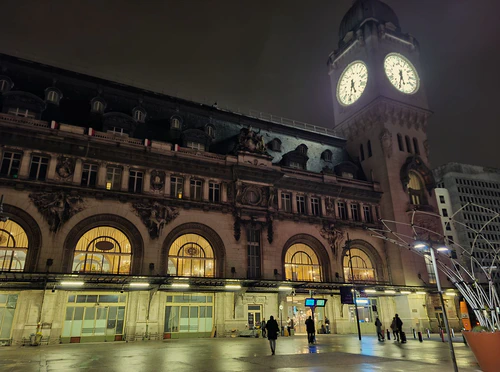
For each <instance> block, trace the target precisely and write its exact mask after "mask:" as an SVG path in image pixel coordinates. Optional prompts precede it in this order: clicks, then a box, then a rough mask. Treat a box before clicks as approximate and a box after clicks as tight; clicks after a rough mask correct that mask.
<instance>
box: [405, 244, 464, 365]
mask: <svg viewBox="0 0 500 372" xmlns="http://www.w3.org/2000/svg"><path fill="white" fill-rule="evenodd" d="M434 244H435V243H434V242H417V243H416V244H415V245H414V246H413V247H414V248H415V249H418V250H424V251H425V250H428V251H429V252H430V256H431V261H432V267H433V269H434V275H435V277H436V285H437V289H438V294H439V300H440V301H441V307H442V309H443V317H444V326H445V327H446V333H447V335H448V345H449V347H450V354H451V360H452V361H453V368H454V371H455V372H458V366H457V359H456V357H455V349H454V348H453V340H452V338H451V333H450V326H449V325H448V315H447V314H446V307H445V304H444V299H443V291H442V289H441V281H440V279H439V272H438V269H437V263H436V254H435V252H434V250H437V251H438V252H448V248H447V247H446V246H444V245H437V248H435V247H434Z"/></svg>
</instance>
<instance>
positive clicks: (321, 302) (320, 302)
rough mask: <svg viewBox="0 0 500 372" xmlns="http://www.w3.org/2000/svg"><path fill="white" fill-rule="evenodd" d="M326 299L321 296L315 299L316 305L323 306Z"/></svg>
mask: <svg viewBox="0 0 500 372" xmlns="http://www.w3.org/2000/svg"><path fill="white" fill-rule="evenodd" d="M325 304H326V300H323V299H321V298H318V299H316V306H318V307H325Z"/></svg>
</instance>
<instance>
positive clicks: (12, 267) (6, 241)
mask: <svg viewBox="0 0 500 372" xmlns="http://www.w3.org/2000/svg"><path fill="white" fill-rule="evenodd" d="M27 253H28V236H27V235H26V232H25V231H24V229H23V228H22V227H21V226H20V225H18V224H17V223H16V222H14V221H12V220H7V221H5V222H0V271H23V270H24V265H25V264H26V254H27Z"/></svg>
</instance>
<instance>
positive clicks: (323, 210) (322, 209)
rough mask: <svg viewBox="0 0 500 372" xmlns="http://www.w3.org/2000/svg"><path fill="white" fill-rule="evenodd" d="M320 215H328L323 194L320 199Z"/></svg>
mask: <svg viewBox="0 0 500 372" xmlns="http://www.w3.org/2000/svg"><path fill="white" fill-rule="evenodd" d="M333 209H334V210H335V209H336V208H335V204H334V208H333ZM333 214H334V215H335V212H333ZM319 215H320V216H326V205H325V198H324V197H323V196H322V197H320V199H319Z"/></svg>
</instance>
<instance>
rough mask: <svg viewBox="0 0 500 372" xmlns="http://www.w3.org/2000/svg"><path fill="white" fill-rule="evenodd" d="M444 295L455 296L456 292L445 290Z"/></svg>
mask: <svg viewBox="0 0 500 372" xmlns="http://www.w3.org/2000/svg"><path fill="white" fill-rule="evenodd" d="M445 295H447V296H452V297H453V296H456V293H455V292H446V293H445Z"/></svg>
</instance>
